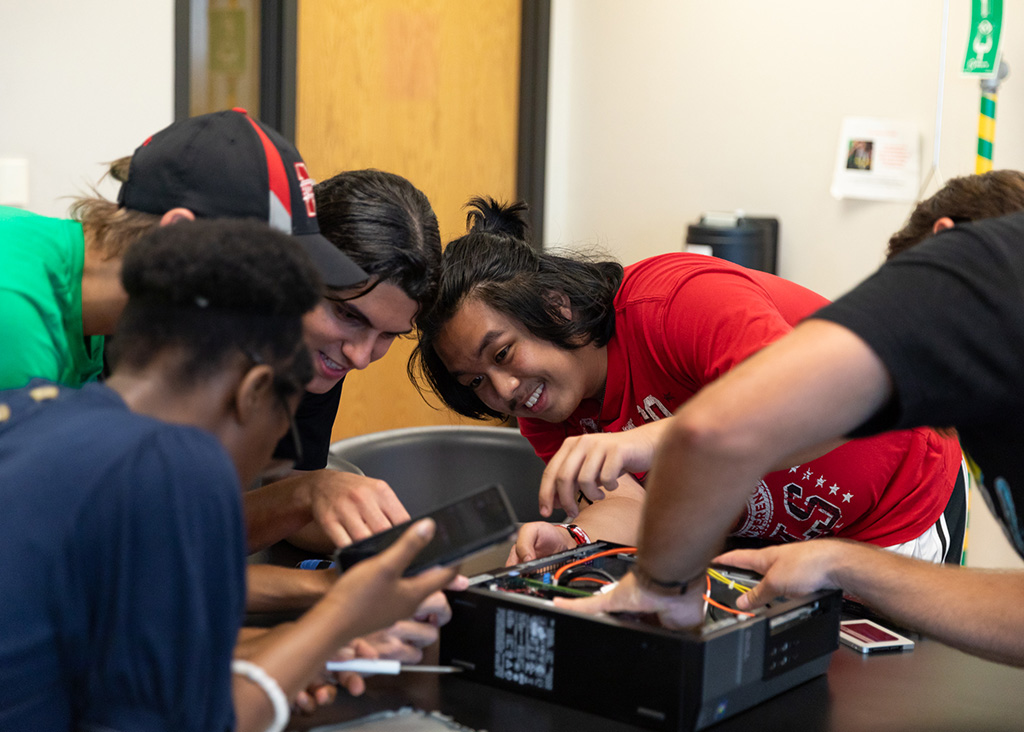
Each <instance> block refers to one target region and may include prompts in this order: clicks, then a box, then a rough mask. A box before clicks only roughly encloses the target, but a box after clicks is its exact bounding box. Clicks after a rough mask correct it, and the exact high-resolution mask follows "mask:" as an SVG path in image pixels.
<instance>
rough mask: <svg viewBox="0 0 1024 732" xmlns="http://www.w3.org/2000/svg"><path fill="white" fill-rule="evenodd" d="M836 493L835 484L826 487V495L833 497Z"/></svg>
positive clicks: (837, 488) (837, 490)
mask: <svg viewBox="0 0 1024 732" xmlns="http://www.w3.org/2000/svg"><path fill="white" fill-rule="evenodd" d="M838 492H839V486H837V485H836V484H835V483H833V484H832V485H830V486H829V487H828V494H829V495H830V496H834V495H835V494H836V493H838Z"/></svg>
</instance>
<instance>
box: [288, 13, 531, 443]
mask: <svg viewBox="0 0 1024 732" xmlns="http://www.w3.org/2000/svg"><path fill="white" fill-rule="evenodd" d="M521 22H522V21H521V9H520V0H486V1H485V2H481V1H480V0H300V2H299V7H298V59H297V99H296V144H297V146H298V148H299V150H300V151H301V152H302V155H303V157H304V158H305V160H306V162H307V164H308V165H309V168H310V173H311V175H312V176H313V177H314V178H316V179H318V180H322V179H324V178H328V177H330V176H332V175H334V174H335V173H337V172H340V171H342V170H354V169H359V168H379V169H381V170H386V171H389V172H392V173H397V174H399V175H402V176H404V177H406V178H408V179H409V180H410V181H412V182H413V184H414V185H416V186H417V187H418V188H419V189H420V190H422V191H423V192H424V193H425V194H426V195H427V197H428V198H429V199H430V202H431V204H432V205H433V207H434V211H435V212H436V213H437V218H438V221H439V223H440V227H441V240H442V242H447V241H449V240H451V239H452V238H454V237H456V236H458V235H460V234H462V233H463V232H464V230H465V210H464V209H463V206H464V205H465V203H466V201H467V200H468V199H469V198H470V197H472V196H475V195H490V196H494V197H495V198H499V199H505V200H510V199H513V198H514V197H515V190H516V144H517V114H518V94H519V44H520V26H521ZM412 346H413V342H412V341H411V340H401V341H398V342H396V343H395V344H394V345H393V346H392V347H391V350H390V351H389V352H388V354H387V355H386V356H385V357H384V358H383V359H381V360H380V361H377V362H376V363H374V364H372V365H371V366H370V367H369V368H368V369H367V370H365V371H359V372H353V373H351V374H350V375H349V376H348V377H347V378H346V382H345V389H344V391H343V394H342V400H341V409H340V412H339V414H340V415H341V416H340V418H339V419H338V420H337V422H336V423H335V426H334V433H333V436H334V439H341V438H343V437H348V436H351V435H358V434H364V433H367V432H375V431H378V430H385V429H391V428H394V427H411V426H417V425H431V424H459V423H465V422H468V421H469V420H465V419H463V418H461V417H459V416H458V415H456V414H454V413H452V412H450V411H448V410H443V411H440V410H438V409H437V406H438V400H437V399H435V398H433V397H431V398H430V399H429V401H430V404H429V405H428V404H427V403H425V402H424V400H423V399H422V398H421V397H420V395H419V393H418V392H417V391H416V389H415V388H414V387H413V386H412V385H411V384H410V383H409V381H408V378H407V376H406V370H405V369H406V362H407V360H408V356H409V353H410V352H411V351H412Z"/></svg>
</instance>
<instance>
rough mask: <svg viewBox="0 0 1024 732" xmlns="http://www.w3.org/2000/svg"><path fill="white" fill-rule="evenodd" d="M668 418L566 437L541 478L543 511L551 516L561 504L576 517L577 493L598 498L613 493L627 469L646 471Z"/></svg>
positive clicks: (592, 498) (568, 512)
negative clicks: (626, 427) (616, 430)
mask: <svg viewBox="0 0 1024 732" xmlns="http://www.w3.org/2000/svg"><path fill="white" fill-rule="evenodd" d="M667 425H668V420H665V419H661V420H657V421H654V422H651V423H649V424H645V425H642V426H640V427H635V428H634V429H631V430H625V431H623V432H607V433H606V432H601V433H594V434H588V435H578V436H575V437H569V438H566V440H565V442H563V443H562V446H561V447H560V448H558V452H556V453H555V454H554V455H553V456H552V457H551V460H549V461H548V466H547V467H546V468H545V469H544V475H543V476H542V477H541V482H540V497H539V501H540V513H541V515H542V516H550V515H551V511H552V510H553V509H554V508H558V507H561V508H563V509H565V512H566V513H567V514H568V515H569V516H571V517H575V516H576V513H577V512H578V511H579V509H578V507H577V505H576V500H575V498H576V495H577V494H578V493H579V492H581V491H582V493H583V495H585V496H586V497H587V498H589V499H590V500H591V501H594V502H597V501H600V500H602V499H603V498H605V497H606V496H610V495H612V494H611V493H610V492H609V491H614V490H615V489H616V488H617V486H618V485H619V478H620V477H621V476H622V475H623V474H624V473H642V472H645V471H647V470H648V468H650V467H651V460H652V459H653V458H654V448H655V446H656V445H657V444H658V441H659V438H660V435H661V434H662V433H663V432H664V430H665V428H666V426H667Z"/></svg>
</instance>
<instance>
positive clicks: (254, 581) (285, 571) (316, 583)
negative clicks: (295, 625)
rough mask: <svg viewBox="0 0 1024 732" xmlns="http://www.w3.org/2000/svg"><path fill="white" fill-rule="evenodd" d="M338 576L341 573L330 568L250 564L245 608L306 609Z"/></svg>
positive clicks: (270, 610)
mask: <svg viewBox="0 0 1024 732" xmlns="http://www.w3.org/2000/svg"><path fill="white" fill-rule="evenodd" d="M337 577H338V573H337V572H335V571H334V570H330V569H325V570H310V569H291V568H288V567H275V566H273V565H269V564H251V565H249V567H248V570H247V578H246V603H245V606H246V610H248V611H249V612H257V613H259V612H279V611H283V610H303V609H305V608H307V607H309V606H310V605H312V604H313V603H315V602H316V601H317V600H319V599H320V598H321V597H323V595H324V593H325V592H326V591H327V589H328V588H329V587H330V585H331V582H332V581H333V580H335V579H337Z"/></svg>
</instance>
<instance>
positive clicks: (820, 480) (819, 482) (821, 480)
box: [814, 475, 825, 488]
mask: <svg viewBox="0 0 1024 732" xmlns="http://www.w3.org/2000/svg"><path fill="white" fill-rule="evenodd" d="M814 484H815V485H816V486H818V487H819V488H821V487H822V486H823V485H825V476H824V475H823V476H821V477H820V478H818V479H817V480H816V481H815V482H814Z"/></svg>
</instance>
